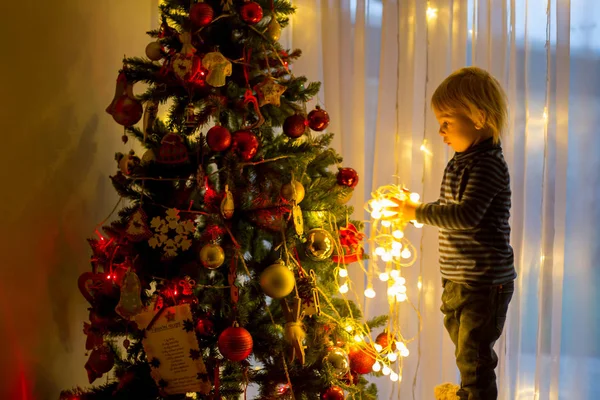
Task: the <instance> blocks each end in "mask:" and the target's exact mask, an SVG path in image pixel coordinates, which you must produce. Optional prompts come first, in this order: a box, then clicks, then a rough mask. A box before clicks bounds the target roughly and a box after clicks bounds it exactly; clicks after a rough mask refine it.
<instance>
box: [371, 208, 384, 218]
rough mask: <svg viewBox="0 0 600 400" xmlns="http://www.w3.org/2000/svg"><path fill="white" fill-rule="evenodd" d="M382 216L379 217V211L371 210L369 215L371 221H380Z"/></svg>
mask: <svg viewBox="0 0 600 400" xmlns="http://www.w3.org/2000/svg"><path fill="white" fill-rule="evenodd" d="M382 216H383V215H381V211H379V210H373V212H372V213H371V217H373V219H381V217H382Z"/></svg>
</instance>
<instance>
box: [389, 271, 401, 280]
mask: <svg viewBox="0 0 600 400" xmlns="http://www.w3.org/2000/svg"><path fill="white" fill-rule="evenodd" d="M390 276H391V277H392V279H394V280H398V278H400V271H398V270H397V269H393V270H391V271H390Z"/></svg>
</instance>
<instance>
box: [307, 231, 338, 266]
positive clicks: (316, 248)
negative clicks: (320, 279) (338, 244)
mask: <svg viewBox="0 0 600 400" xmlns="http://www.w3.org/2000/svg"><path fill="white" fill-rule="evenodd" d="M306 236H307V238H306V239H307V240H306V244H305V249H306V255H307V256H308V257H309V258H311V259H312V260H314V261H324V260H326V259H328V258H329V257H331V254H332V253H333V247H334V246H333V237H332V236H331V234H330V233H329V232H327V231H326V230H325V229H320V228H316V229H311V230H310V231H308V232H307V233H306Z"/></svg>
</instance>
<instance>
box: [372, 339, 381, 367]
mask: <svg viewBox="0 0 600 400" xmlns="http://www.w3.org/2000/svg"><path fill="white" fill-rule="evenodd" d="M373 348H374V349H375V351H377V352H378V353H380V352H381V350H383V346H382V345H380V344H379V343H375V344H374V345H373ZM379 369H381V366H379ZM374 371H375V370H374ZM377 371H379V370H377ZM377 371H375V372H377Z"/></svg>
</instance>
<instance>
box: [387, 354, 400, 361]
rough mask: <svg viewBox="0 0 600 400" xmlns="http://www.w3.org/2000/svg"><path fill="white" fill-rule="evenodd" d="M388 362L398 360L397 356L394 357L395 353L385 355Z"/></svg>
mask: <svg viewBox="0 0 600 400" xmlns="http://www.w3.org/2000/svg"><path fill="white" fill-rule="evenodd" d="M387 358H388V360H390V361H391V362H394V361H396V360H397V359H398V356H397V355H396V353H389V354H388V355H387Z"/></svg>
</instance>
